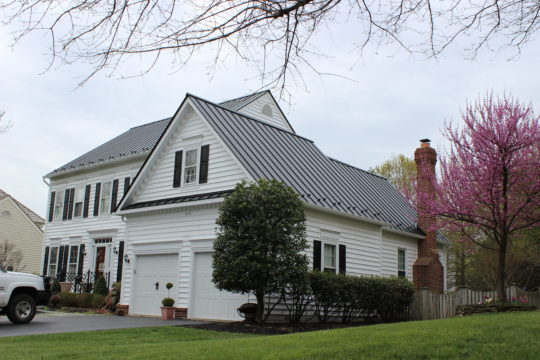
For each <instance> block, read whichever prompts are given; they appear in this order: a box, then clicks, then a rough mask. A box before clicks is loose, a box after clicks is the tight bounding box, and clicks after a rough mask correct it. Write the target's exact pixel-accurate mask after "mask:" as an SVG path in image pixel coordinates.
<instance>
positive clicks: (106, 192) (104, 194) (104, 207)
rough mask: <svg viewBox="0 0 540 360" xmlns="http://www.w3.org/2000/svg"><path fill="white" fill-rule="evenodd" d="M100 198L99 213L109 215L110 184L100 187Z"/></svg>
mask: <svg viewBox="0 0 540 360" xmlns="http://www.w3.org/2000/svg"><path fill="white" fill-rule="evenodd" d="M101 186H102V187H101V198H100V200H99V213H100V214H109V213H110V211H111V182H110V181H109V182H106V183H103V184H102V185H101Z"/></svg>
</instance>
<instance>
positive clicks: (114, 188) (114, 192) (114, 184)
mask: <svg viewBox="0 0 540 360" xmlns="http://www.w3.org/2000/svg"><path fill="white" fill-rule="evenodd" d="M117 198H118V179H115V180H113V182H112V195H111V213H113V212H115V211H116V199H117Z"/></svg>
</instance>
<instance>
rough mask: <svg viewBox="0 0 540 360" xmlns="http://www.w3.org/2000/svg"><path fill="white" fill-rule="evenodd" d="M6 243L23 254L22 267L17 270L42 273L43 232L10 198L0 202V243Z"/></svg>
mask: <svg viewBox="0 0 540 360" xmlns="http://www.w3.org/2000/svg"><path fill="white" fill-rule="evenodd" d="M4 241H8V242H9V243H11V244H14V245H15V246H16V250H20V251H21V252H22V255H23V258H22V261H21V264H20V267H18V268H17V269H15V270H19V271H24V272H27V273H36V274H39V273H40V267H39V266H40V260H41V259H40V258H41V247H42V243H43V232H42V231H41V230H40V229H39V228H38V227H37V226H36V225H35V224H34V223H33V222H32V221H31V220H30V218H29V217H28V216H27V215H26V214H25V213H24V212H23V211H22V210H21V209H20V208H19V206H18V205H16V203H15V202H14V201H13V200H12V199H11V198H10V197H6V198H4V200H2V201H0V243H3V242H4Z"/></svg>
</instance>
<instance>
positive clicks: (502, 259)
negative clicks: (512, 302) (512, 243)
mask: <svg viewBox="0 0 540 360" xmlns="http://www.w3.org/2000/svg"><path fill="white" fill-rule="evenodd" d="M505 285H506V241H501V244H500V245H499V263H498V269H497V299H498V300H499V301H503V302H505V301H506V291H505V288H506V286H505Z"/></svg>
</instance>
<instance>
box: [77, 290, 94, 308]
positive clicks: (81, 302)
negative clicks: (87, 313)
mask: <svg viewBox="0 0 540 360" xmlns="http://www.w3.org/2000/svg"><path fill="white" fill-rule="evenodd" d="M95 296H96V295H95V294H90V293H81V294H77V302H78V307H80V308H84V309H90V308H93V307H94V306H93V302H94V297H95Z"/></svg>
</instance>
